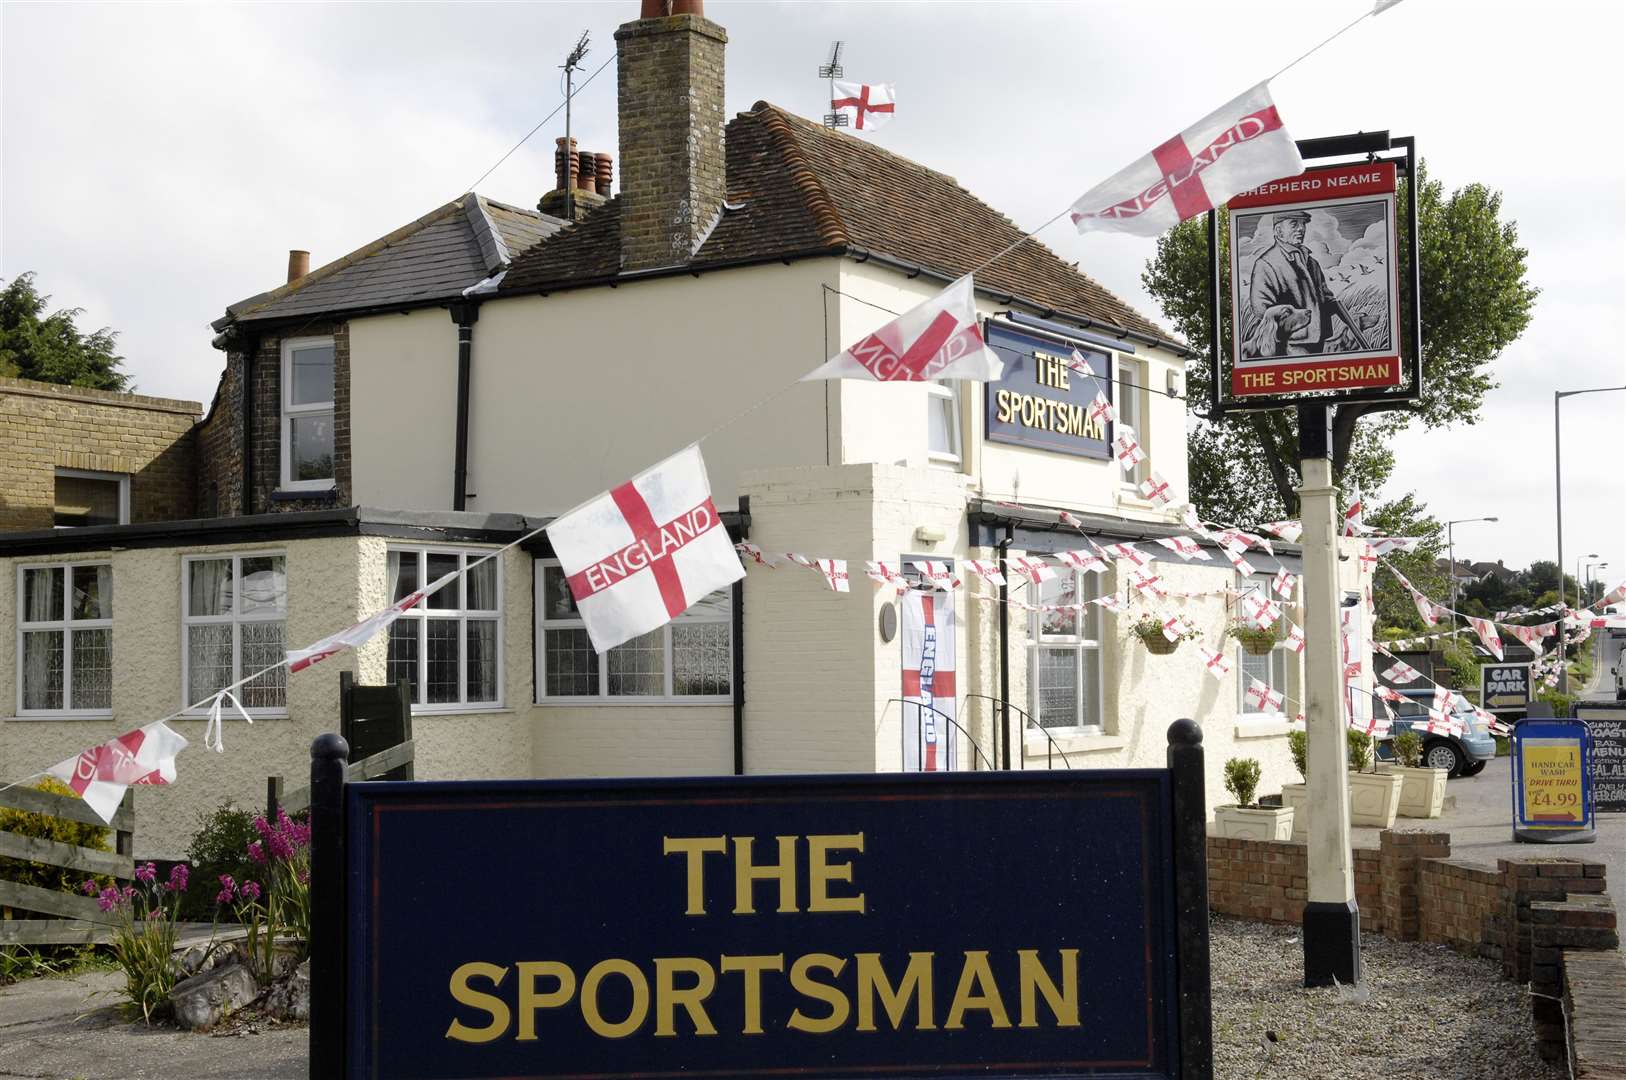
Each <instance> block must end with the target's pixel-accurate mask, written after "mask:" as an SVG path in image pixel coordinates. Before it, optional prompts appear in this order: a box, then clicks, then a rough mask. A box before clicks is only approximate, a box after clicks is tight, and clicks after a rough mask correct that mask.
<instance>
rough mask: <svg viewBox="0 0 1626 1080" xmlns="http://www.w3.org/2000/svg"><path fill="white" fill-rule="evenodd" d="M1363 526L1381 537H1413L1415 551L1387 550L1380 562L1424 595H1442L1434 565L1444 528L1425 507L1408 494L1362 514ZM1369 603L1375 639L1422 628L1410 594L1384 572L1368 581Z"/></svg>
mask: <svg viewBox="0 0 1626 1080" xmlns="http://www.w3.org/2000/svg"><path fill="white" fill-rule="evenodd" d="M1366 523H1367V524H1368V525H1370V526H1372V527H1373V528H1374V529H1376V530H1377V531H1378V533H1379V535H1382V536H1414V537H1416V538H1417V539H1418V541H1419V543H1418V545H1417V548H1416V549H1415V550H1413V551H1391V552H1390V553H1389V554H1387V555H1385V556H1384V559H1385V560H1386V561H1387V562H1388V563H1389V564H1390V565H1391V566H1393V567H1394V568H1395V569H1397V570H1399V571H1400V572H1401V573H1402V574H1405V575H1406V578H1407V580H1409V581H1410V582H1411V583H1412V584H1413V585H1415V586H1417V588H1419V589H1421V590H1422V591H1423V593H1424V594H1425V595H1428V596H1444V595H1446V593H1447V592H1448V591H1449V589H1448V586H1447V583H1446V578H1445V575H1444V574H1443V573H1441V572H1440V570H1439V568H1438V567H1437V566H1436V565H1435V560H1436V559H1438V558H1439V557H1440V555H1441V554H1442V553H1443V550H1444V547H1445V544H1444V532H1445V529H1444V527H1443V526H1442V525H1441V524H1440V523H1439V522H1438V521H1436V520H1435V519H1434V516H1433V515H1432V514H1430V513H1429V512H1428V507H1427V506H1426V505H1425V504H1423V503H1421V502H1419V501H1418V500H1417V497H1416V496H1415V495H1412V494H1409V493H1408V494H1407V495H1405V496H1403V497H1402V498H1399V499H1396V500H1394V501H1393V502H1388V503H1384V504H1383V505H1382V506H1379V507H1377V508H1376V509H1374V510H1372V511H1371V512H1370V513H1368V514H1367V515H1366ZM1372 602H1373V604H1375V605H1376V607H1377V612H1378V614H1377V619H1376V621H1375V624H1374V625H1375V627H1376V632H1377V634H1378V636H1380V637H1381V636H1383V635H1384V634H1385V633H1386V632H1387V633H1390V634H1399V635H1400V636H1405V635H1406V634H1411V633H1421V632H1422V631H1423V630H1424V629H1425V627H1424V624H1423V618H1422V616H1421V615H1419V614H1417V605H1416V604H1415V603H1413V602H1412V598H1411V594H1410V593H1408V592H1407V591H1406V590H1405V589H1404V588H1403V587H1402V586H1401V584H1400V582H1399V581H1398V580H1397V579H1396V578H1395V576H1394V575H1393V574H1391V573H1389V572H1388V571H1387V570H1384V569H1379V570H1378V572H1377V574H1376V575H1374V577H1373V579H1372Z"/></svg>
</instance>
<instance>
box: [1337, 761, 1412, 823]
mask: <svg viewBox="0 0 1626 1080" xmlns="http://www.w3.org/2000/svg"><path fill="white" fill-rule="evenodd" d="M1400 784H1401V778H1400V777H1399V776H1397V775H1395V774H1394V773H1382V772H1380V773H1369V772H1352V773H1350V774H1349V823H1350V824H1351V825H1375V826H1377V827H1378V828H1380V829H1387V828H1390V827H1391V826H1393V825H1394V823H1395V814H1397V813H1398V812H1399V811H1400Z"/></svg>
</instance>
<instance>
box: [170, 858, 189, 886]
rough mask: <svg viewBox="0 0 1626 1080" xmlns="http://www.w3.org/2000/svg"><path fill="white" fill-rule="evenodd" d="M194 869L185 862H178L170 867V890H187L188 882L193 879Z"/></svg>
mask: <svg viewBox="0 0 1626 1080" xmlns="http://www.w3.org/2000/svg"><path fill="white" fill-rule="evenodd" d="M191 876H192V871H191V870H190V869H188V868H187V865H186V864H185V863H176V864H175V865H174V866H172V867H170V868H169V891H170V892H185V891H186V883H187V881H189V880H190V879H191Z"/></svg>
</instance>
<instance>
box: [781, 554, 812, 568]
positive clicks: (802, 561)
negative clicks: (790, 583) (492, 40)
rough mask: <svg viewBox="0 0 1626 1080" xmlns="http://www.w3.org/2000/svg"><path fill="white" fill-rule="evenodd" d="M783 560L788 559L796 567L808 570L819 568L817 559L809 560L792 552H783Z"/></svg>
mask: <svg viewBox="0 0 1626 1080" xmlns="http://www.w3.org/2000/svg"><path fill="white" fill-rule="evenodd" d="M785 558H787V559H789V560H790V561H791V562H793V563H795V564H796V565H797V566H805V567H807V568H808V569H809V570H817V569H818V568H819V563H818V560H817V559H810V558H808V557H807V556H806V555H801V554H798V553H797V552H794V551H787V552H785Z"/></svg>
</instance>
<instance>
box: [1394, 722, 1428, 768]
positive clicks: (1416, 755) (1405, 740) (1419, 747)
mask: <svg viewBox="0 0 1626 1080" xmlns="http://www.w3.org/2000/svg"><path fill="white" fill-rule="evenodd" d="M1394 752H1395V761H1396V762H1398V763H1399V764H1400V767H1401V768H1402V769H1415V768H1417V767H1418V766H1419V765H1421V764H1422V762H1423V738H1422V736H1421V735H1418V734H1417V732H1415V731H1402V732H1401V733H1400V734H1399V735H1396V736H1395V737H1394Z"/></svg>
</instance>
